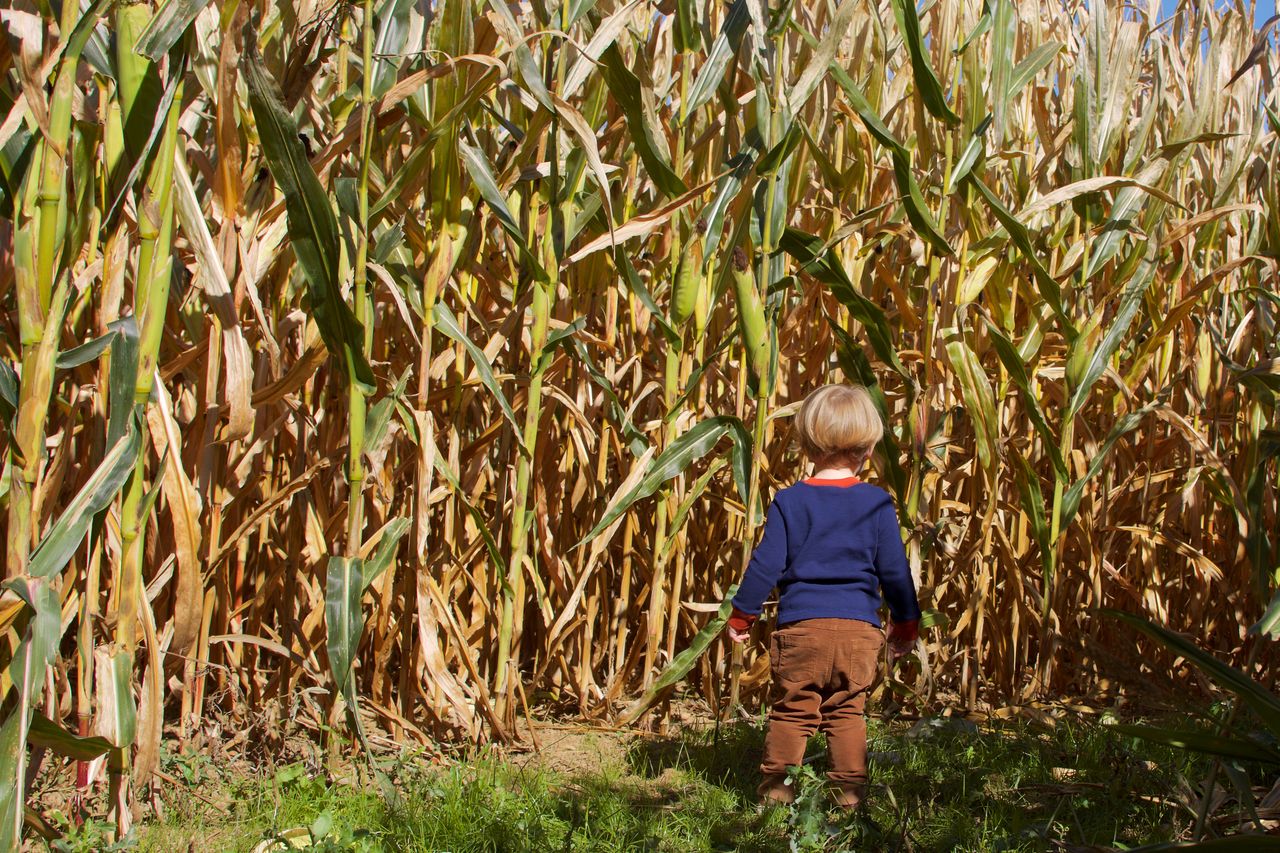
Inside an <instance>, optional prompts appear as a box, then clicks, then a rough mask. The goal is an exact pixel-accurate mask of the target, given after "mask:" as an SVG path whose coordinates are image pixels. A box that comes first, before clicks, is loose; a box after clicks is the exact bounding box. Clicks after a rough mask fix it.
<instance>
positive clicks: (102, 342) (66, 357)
mask: <svg viewBox="0 0 1280 853" xmlns="http://www.w3.org/2000/svg"><path fill="white" fill-rule="evenodd" d="M115 339H116V333H115V332H107V333H106V334H105V335H103V336H101V337H98V338H94V339H93V340H91V341H89V342H88V343H83V344H81V345H80V346H78V347H73V348H72V349H69V350H65V351H63V352H60V353H58V360H57V362H55V363H56V364H57V366H58V368H59V369H62V370H66V369H68V368H72V367H79V366H80V365H82V364H88V363H89V362H91V361H93V360H94V359H95V358H97V357H98V356H100V355H102V353H103V352H105V351H106V349H107V347H109V346H111V344H112V342H113V341H114V340H115Z"/></svg>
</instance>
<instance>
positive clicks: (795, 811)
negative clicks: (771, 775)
mask: <svg viewBox="0 0 1280 853" xmlns="http://www.w3.org/2000/svg"><path fill="white" fill-rule="evenodd" d="M787 784H788V785H790V786H791V788H792V790H794V791H795V795H796V798H795V801H794V802H793V803H792V804H791V808H790V809H789V813H788V815H787V829H788V831H789V834H790V842H791V853H814V851H820V850H825V849H826V847H827V843H828V842H829V841H830V840H831V838H832V837H834V835H835V830H834V828H833V827H832V825H831V823H830V821H828V819H827V795H826V790H825V786H824V785H823V782H822V779H821V778H819V776H818V774H817V773H816V772H815V771H814V769H813V766H812V765H810V764H799V765H797V766H795V767H792V768H791V769H790V770H789V771H788V772H787Z"/></svg>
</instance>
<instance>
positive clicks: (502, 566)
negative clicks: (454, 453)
mask: <svg viewBox="0 0 1280 853" xmlns="http://www.w3.org/2000/svg"><path fill="white" fill-rule="evenodd" d="M423 438H424V439H425V440H426V441H427V443H428V444H429V445H430V446H431V455H432V458H433V459H434V460H435V469H436V471H438V472H439V473H440V476H442V477H444V479H445V481H446V482H447V483H448V484H449V486H450V487H451V488H452V489H453V492H454V494H455V495H456V496H457V497H458V499H459V500H461V501H462V505H463V506H464V507H465V508H466V510H467V514H469V515H470V516H471V520H472V521H474V522H475V524H476V529H478V530H479V531H480V538H481V539H482V540H484V546H485V549H486V550H487V551H488V552H489V559H490V560H493V565H494V568H495V569H496V571H497V576H498V577H502V578H505V577H506V576H507V558H506V557H504V556H503V555H502V551H501V549H500V548H499V547H498V540H497V539H496V538H494V535H493V533H492V531H490V529H489V523H488V522H487V521H485V518H484V515H483V514H482V513H481V512H480V510H479V509H477V508H476V505H475V504H473V503H472V502H471V499H470V498H469V497H468V496H467V493H466V492H465V491H464V490H463V488H462V483H461V482H460V481H459V479H458V474H457V472H455V471H454V470H453V469H452V468H450V467H449V461H448V458H447V457H446V456H445V455H444V454H443V453H441V452H440V448H438V447H436V442H435V438H434V437H432V435H431V434H430V431H427V430H424V434H423Z"/></svg>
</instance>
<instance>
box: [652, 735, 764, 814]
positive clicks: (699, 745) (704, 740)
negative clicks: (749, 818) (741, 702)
mask: <svg viewBox="0 0 1280 853" xmlns="http://www.w3.org/2000/svg"><path fill="white" fill-rule="evenodd" d="M763 749H764V727H763V726H760V725H755V724H750V723H736V724H729V725H709V726H705V727H703V726H699V727H690V728H685V729H681V730H680V731H679V732H678V733H677V734H675V735H671V736H667V737H647V736H646V737H641V738H637V739H636V740H635V741H634V742H633V743H632V745H631V747H630V749H628V750H627V766H628V768H629V769H630V770H631V772H632V773H634V774H635V775H637V776H639V777H641V778H645V779H657V778H659V777H661V776H663V774H664V773H666V772H667V771H669V770H675V771H678V772H680V773H691V774H696V775H697V776H698V777H699V778H700V779H702V780H703V781H705V782H708V783H710V784H712V785H716V786H718V787H720V788H722V789H724V790H726V791H731V792H733V793H734V794H736V795H737V796H738V797H739V798H740V799H741V800H742V801H743V802H744V803H750V802H754V801H755V799H756V785H757V784H759V782H760V756H761V754H762V752H763Z"/></svg>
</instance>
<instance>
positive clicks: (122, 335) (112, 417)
mask: <svg viewBox="0 0 1280 853" xmlns="http://www.w3.org/2000/svg"><path fill="white" fill-rule="evenodd" d="M108 328H109V329H111V331H112V332H114V333H115V340H113V341H112V343H111V373H110V375H109V376H108V377H107V400H108V402H109V403H110V411H109V412H108V415H107V446H108V447H110V446H112V445H114V444H115V443H116V442H118V441H119V440H120V439H121V438H123V437H124V435H125V433H126V432H128V430H129V427H130V425H131V424H132V422H133V415H134V400H133V396H134V388H136V387H137V383H138V323H137V318H136V317H134V316H133V315H132V314H130V315H129V316H128V317H121V318H120V319H119V320H116V321H115V322H114V323H112V324H110V326H108Z"/></svg>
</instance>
